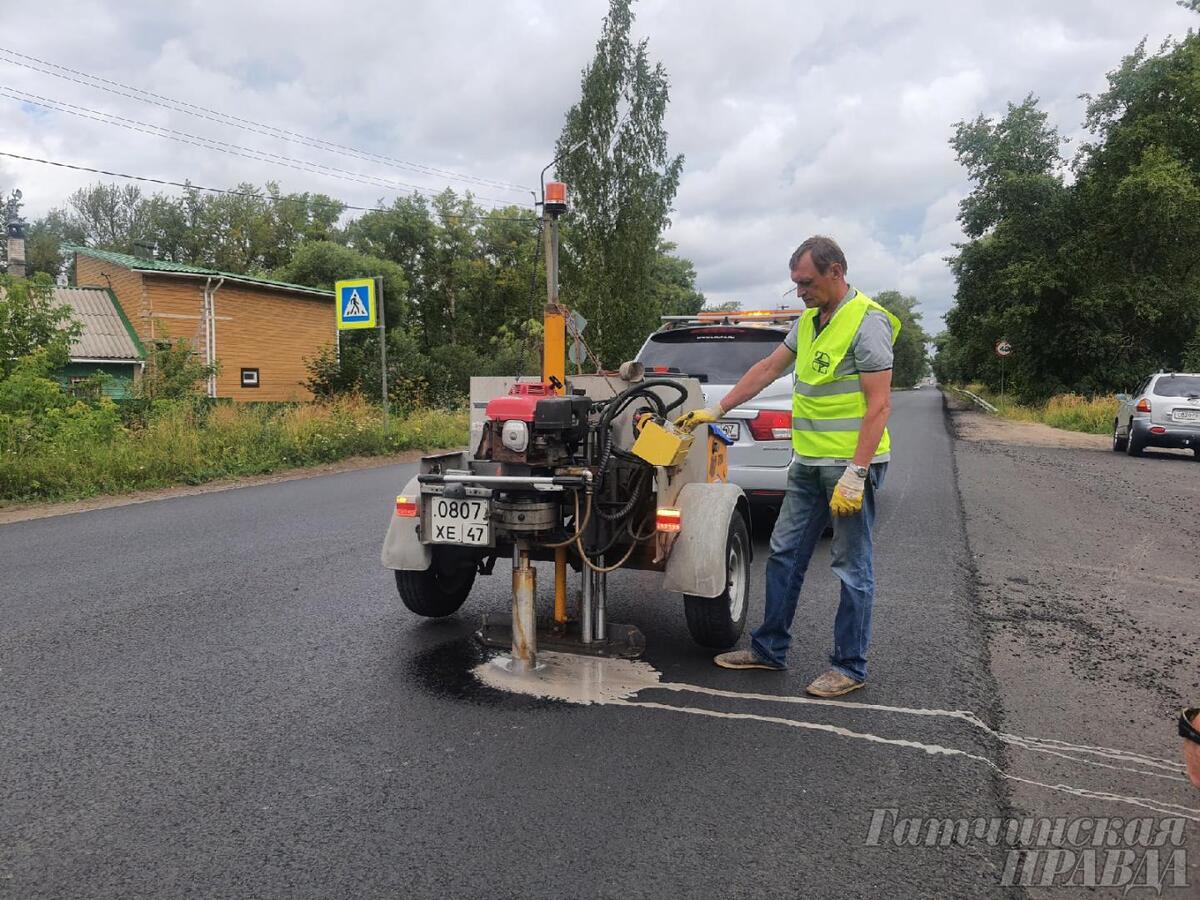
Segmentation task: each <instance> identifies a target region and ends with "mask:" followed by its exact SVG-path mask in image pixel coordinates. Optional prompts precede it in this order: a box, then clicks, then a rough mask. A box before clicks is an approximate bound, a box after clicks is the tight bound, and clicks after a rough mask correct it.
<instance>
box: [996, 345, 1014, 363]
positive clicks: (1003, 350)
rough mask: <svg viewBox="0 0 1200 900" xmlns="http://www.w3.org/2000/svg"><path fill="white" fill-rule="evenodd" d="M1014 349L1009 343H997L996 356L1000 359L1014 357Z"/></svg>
mask: <svg viewBox="0 0 1200 900" xmlns="http://www.w3.org/2000/svg"><path fill="white" fill-rule="evenodd" d="M1012 351H1013V347H1012V344H1010V343H1009V342H1008V341H1003V340H1001V341H996V355H997V356H999V357H1000V358H1002V359H1003V358H1004V357H1006V356H1012Z"/></svg>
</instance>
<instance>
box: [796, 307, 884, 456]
mask: <svg viewBox="0 0 1200 900" xmlns="http://www.w3.org/2000/svg"><path fill="white" fill-rule="evenodd" d="M871 309H877V310H880V311H881V312H883V313H886V314H887V317H888V319H889V320H891V323H892V343H893V344H895V343H896V337H897V335H899V334H900V320H899V319H897V318H896V317H895V316H893V315H892V314H891V313H890V312H888V311H887V310H886V309H884V308H883V307H882V306H880V305H879V304H878V303H876V302H875V301H874V300H872V299H871V298H870V297H868V296H866V295H865V294H863V293H859V294H858V295H857V296H855V297H854V298H853V299H852V300H847V301H846V302H845V303H843V304H842V305H841V307H840V308H839V309H838V310H837V312H835V313H834V314H833V317H832V318H831V319H830V320H829V321H828V322H827V323H826V325H825V327H824V328H823V329H821V333H820V334H819V335H817V336H816V337H815V338H814V337H813V322H814V320H815V319H816V317H817V315H818V313H819V312H820V310H817V309H807V310H805V311H804V315H802V316H801V317H800V324H799V326H798V327H797V329H796V387H795V392H794V393H793V394H792V449H793V450H795V451H796V454H797V455H799V456H808V457H814V458H826V457H829V458H833V459H850V458H851V457H852V456H854V451H855V450H856V449H857V448H858V432H859V429H860V428H861V427H862V420H863V416H865V415H866V414H867V398H866V395H865V394H863V392H862V387H861V386H860V385H859V380H858V374H857V373H855V374H853V375H844V376H842V377H841V378H838V377H836V376H835V375H834V373H835V372H837V369H838V364H839V363H841V361H842V359H843V358H844V357H845V356H846V354H847V353H849V352H850V345H851V344H852V343H853V342H854V337H855V335H857V334H858V329H859V326H861V325H862V322H863V319H864V318H865V317H866V315H867V311H868V310H871ZM891 446H892V444H891V438H890V437H889V436H888V432H887V429H886V428H885V429H884V430H883V437H882V438H881V439H880V441H879V447H878V448H877V449H876V451H875V453H874V454H872V455H873V456H879V455H880V454H883V453H887V452H889V451H890V450H891Z"/></svg>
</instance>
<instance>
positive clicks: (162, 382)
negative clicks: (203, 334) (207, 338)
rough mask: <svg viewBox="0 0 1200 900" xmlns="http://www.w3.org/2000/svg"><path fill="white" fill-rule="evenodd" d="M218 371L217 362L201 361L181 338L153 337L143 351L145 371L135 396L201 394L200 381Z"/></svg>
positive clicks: (178, 397)
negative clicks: (151, 341)
mask: <svg viewBox="0 0 1200 900" xmlns="http://www.w3.org/2000/svg"><path fill="white" fill-rule="evenodd" d="M217 372H218V364H216V363H211V364H210V363H204V362H201V360H200V357H199V356H198V355H197V353H196V350H195V348H194V347H193V346H192V344H191V342H190V341H188V340H186V339H184V338H176V339H175V340H173V341H171V340H158V341H155V342H154V343H153V344H152V345H151V346H150V347H149V348H148V350H147V353H146V371H145V372H144V373H143V375H142V378H141V379H140V380H139V381H138V383H137V386H136V389H135V396H137V397H138V398H140V399H143V400H187V399H190V398H193V397H200V396H203V384H204V382H205V381H207V380H208V378H209V377H210V376H212V375H216V374H217Z"/></svg>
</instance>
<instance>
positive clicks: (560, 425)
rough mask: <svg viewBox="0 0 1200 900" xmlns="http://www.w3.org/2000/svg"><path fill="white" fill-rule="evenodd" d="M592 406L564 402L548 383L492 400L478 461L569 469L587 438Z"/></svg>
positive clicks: (519, 387) (577, 399) (580, 400)
mask: <svg viewBox="0 0 1200 900" xmlns="http://www.w3.org/2000/svg"><path fill="white" fill-rule="evenodd" d="M590 408H591V401H590V400H589V399H588V398H587V397H583V396H571V397H559V396H556V395H555V393H554V387H553V386H552V385H550V384H547V383H544V382H542V383H533V384H530V383H523V384H516V385H513V387H512V389H511V390H510V391H509V392H508V395H507V396H504V397H494V398H493V399H491V400H489V401H488V404H487V408H486V410H485V412H484V416H485V421H484V423H483V434H482V435H481V436H480V440H479V446H478V447H477V448H476V450H475V458H476V459H487V460H492V461H494V462H506V463H523V464H525V465H529V466H545V467H550V468H553V467H555V466H565V465H568V464H570V463H572V462H574V461H575V460H574V456H575V453H576V451H577V450H578V448H579V445H580V444H581V443H582V442H583V441H584V440H585V439H586V437H587V428H588V418H587V417H588V410H589V409H590Z"/></svg>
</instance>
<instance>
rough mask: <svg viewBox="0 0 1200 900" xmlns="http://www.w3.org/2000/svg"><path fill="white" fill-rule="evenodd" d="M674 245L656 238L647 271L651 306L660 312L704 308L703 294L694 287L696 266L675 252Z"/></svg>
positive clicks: (686, 312) (686, 313)
mask: <svg viewBox="0 0 1200 900" xmlns="http://www.w3.org/2000/svg"><path fill="white" fill-rule="evenodd" d="M676 249H677V247H676V245H675V244H674V243H673V242H671V241H659V242H658V251H657V253H655V256H654V268H653V270H652V273H651V277H652V281H651V285H652V288H651V289H652V292H653V296H654V306H655V308H656V310H657V311H658V314H659V315H662V316H694V315H695V314H696V313H698V312H700V310H702V309H704V295H703V294H702V293H700V291H698V290H696V267H695V266H693V265H692V261H691V260H690V259H685V258H684V257H682V256H676V255H675V250H676Z"/></svg>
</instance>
